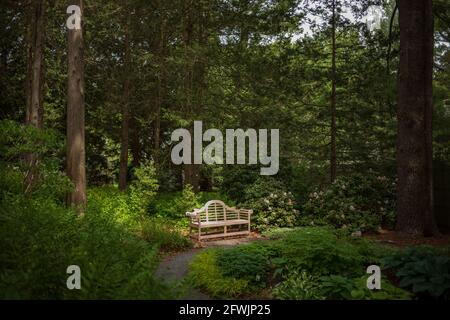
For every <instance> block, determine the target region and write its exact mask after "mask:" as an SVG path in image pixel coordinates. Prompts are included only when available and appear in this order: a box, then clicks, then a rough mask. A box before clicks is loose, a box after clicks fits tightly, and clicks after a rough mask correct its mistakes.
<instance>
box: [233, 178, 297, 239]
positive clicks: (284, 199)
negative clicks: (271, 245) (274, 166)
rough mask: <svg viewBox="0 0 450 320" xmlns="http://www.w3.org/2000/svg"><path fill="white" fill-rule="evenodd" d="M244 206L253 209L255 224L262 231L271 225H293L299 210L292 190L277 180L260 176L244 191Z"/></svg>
mask: <svg viewBox="0 0 450 320" xmlns="http://www.w3.org/2000/svg"><path fill="white" fill-rule="evenodd" d="M244 198H245V202H244V203H243V204H242V206H243V207H246V208H250V209H253V211H254V215H253V216H252V219H253V225H254V226H256V228H257V229H258V230H260V231H263V230H266V229H268V228H270V227H292V226H294V225H295V223H296V220H297V216H298V210H296V209H294V200H293V196H292V193H291V192H287V191H286V188H285V187H284V186H283V185H282V184H281V183H280V182H279V181H277V180H274V179H272V178H259V179H257V180H256V182H255V183H254V184H252V185H251V186H250V187H248V188H247V189H245V191H244Z"/></svg>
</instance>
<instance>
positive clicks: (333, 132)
mask: <svg viewBox="0 0 450 320" xmlns="http://www.w3.org/2000/svg"><path fill="white" fill-rule="evenodd" d="M332 6H333V16H332V20H331V99H330V108H331V110H330V111H331V127H330V137H331V143H330V181H331V183H333V182H334V181H335V180H336V167H337V160H336V1H335V0H333V5H332Z"/></svg>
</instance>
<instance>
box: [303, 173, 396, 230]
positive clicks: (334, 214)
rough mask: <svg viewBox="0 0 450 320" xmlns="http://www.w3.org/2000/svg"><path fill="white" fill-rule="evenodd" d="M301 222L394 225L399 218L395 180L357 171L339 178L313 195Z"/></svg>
mask: <svg viewBox="0 0 450 320" xmlns="http://www.w3.org/2000/svg"><path fill="white" fill-rule="evenodd" d="M303 211H304V213H305V216H304V217H303V218H302V219H301V224H309V225H317V224H332V225H334V226H336V227H340V228H349V229H350V230H361V231H369V230H377V229H378V228H380V227H381V226H385V227H391V226H392V225H393V223H394V220H395V182H394V181H392V180H391V179H388V178H387V177H384V176H374V175H361V174H355V175H351V176H347V177H340V178H338V179H337V180H336V181H335V182H334V183H333V184H332V185H330V186H329V187H328V188H327V189H325V190H316V191H315V192H313V193H311V194H310V195H309V200H308V201H307V202H306V204H305V205H304V206H303Z"/></svg>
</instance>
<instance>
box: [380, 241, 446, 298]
mask: <svg viewBox="0 0 450 320" xmlns="http://www.w3.org/2000/svg"><path fill="white" fill-rule="evenodd" d="M384 266H385V267H386V268H389V269H393V270H395V274H396V276H397V277H398V278H399V279H400V283H399V284H400V287H402V288H407V289H410V290H412V292H414V293H415V294H417V295H419V296H429V297H433V298H443V299H450V257H449V256H448V255H446V254H444V253H443V252H440V251H439V250H436V249H433V248H431V247H427V246H419V247H409V248H406V249H405V250H403V251H399V252H397V253H395V254H393V255H391V256H388V257H386V258H385V259H384Z"/></svg>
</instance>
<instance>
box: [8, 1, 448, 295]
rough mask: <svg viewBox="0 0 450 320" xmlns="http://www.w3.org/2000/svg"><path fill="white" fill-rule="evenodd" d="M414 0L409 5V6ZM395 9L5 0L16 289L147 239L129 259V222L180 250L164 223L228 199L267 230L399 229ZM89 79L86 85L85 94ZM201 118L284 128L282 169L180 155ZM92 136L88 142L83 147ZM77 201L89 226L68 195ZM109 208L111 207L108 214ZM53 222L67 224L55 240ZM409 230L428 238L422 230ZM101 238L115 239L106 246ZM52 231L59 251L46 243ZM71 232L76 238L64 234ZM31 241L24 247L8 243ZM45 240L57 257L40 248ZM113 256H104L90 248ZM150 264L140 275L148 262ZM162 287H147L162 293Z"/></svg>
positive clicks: (437, 57) (437, 179) (440, 76)
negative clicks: (377, 12)
mask: <svg viewBox="0 0 450 320" xmlns="http://www.w3.org/2000/svg"><path fill="white" fill-rule="evenodd" d="M400 2H401V1H400ZM430 2H431V1H430ZM71 4H77V5H80V7H81V8H82V29H81V30H82V31H69V30H68V29H67V25H66V21H67V19H68V17H69V16H70V13H67V7H68V6H69V5H71ZM371 5H379V6H381V7H382V8H383V11H384V15H383V19H382V22H381V25H380V28H378V29H376V30H373V31H371V30H369V29H368V26H367V24H366V21H365V17H366V16H367V12H368V8H369V6H371ZM401 9H402V8H401V3H400V15H401V14H402V13H401ZM406 11H407V9H404V12H405V16H406ZM398 16H399V4H398V3H396V2H395V1H388V0H386V1H358V2H355V1H345V0H326V1H318V0H310V1H298V0H277V1H266V0H240V1H238V0H223V1H222V0H220V1H219V0H217V1H216V0H198V1H193V0H183V1H178V0H171V1H162V0H155V1H141V0H130V1H109V0H96V1H69V2H66V1H52V0H48V1H46V0H43V1H8V0H2V1H1V3H0V24H1V26H0V30H1V36H0V88H1V90H0V118H1V122H0V126H1V137H0V148H1V149H0V152H1V155H0V161H1V168H0V174H1V179H0V180H1V182H0V184H1V189H2V195H1V197H2V200H1V201H2V212H3V213H2V216H1V219H3V220H4V221H8V223H6V222H5V223H4V224H3V227H0V228H1V229H2V230H1V232H2V233H1V235H2V237H4V238H5V240H4V241H3V240H2V241H3V243H2V248H1V249H2V250H1V252H2V253H1V254H0V257H1V258H2V259H3V261H5V264H3V263H2V265H4V266H6V267H4V269H3V271H2V280H5V279H9V280H7V282H6V284H5V285H4V286H3V288H7V290H6V289H5V291H4V292H6V293H5V294H6V295H9V296H13V297H15V296H18V297H23V296H25V297H26V296H36V295H38V294H42V292H45V294H44V295H48V296H50V297H54V296H59V294H58V293H55V292H57V289H55V288H47V287H46V284H43V283H44V281H42V286H43V287H42V288H40V287H39V285H40V283H41V282H39V281H37V283H36V285H35V286H34V287H33V288H29V289H23V288H22V287H21V286H23V285H24V284H26V283H27V282H26V281H25V280H24V279H25V278H26V277H27V276H23V277H24V278H20V277H19V276H12V274H15V271H17V270H28V271H24V274H25V273H26V272H29V274H30V275H31V274H32V275H36V274H37V273H39V274H41V272H44V269H45V268H49V269H50V270H53V269H52V268H53V267H49V264H50V260H55V261H56V260H57V261H58V262H52V263H58V266H54V268H55V269H54V270H57V269H58V268H62V266H63V265H64V266H65V265H68V264H70V263H66V262H68V261H69V260H71V259H72V260H73V259H74V257H77V258H78V259H81V260H82V261H85V262H86V264H87V263H88V262H87V261H92V260H95V261H97V260H98V259H100V260H98V261H100V262H98V263H99V264H98V265H95V266H92V265H91V267H87V266H86V267H85V268H91V269H89V270H90V272H92V278H95V277H98V276H99V273H100V274H101V273H102V271H101V268H102V267H105V268H106V265H109V264H110V263H111V261H116V260H117V261H119V260H120V261H123V260H124V259H130V260H129V261H136V259H137V257H141V256H142V254H141V253H142V251H140V250H141V249H142V248H140V247H139V246H141V245H143V244H142V243H140V242H139V244H134V243H133V241H138V240H135V239H134V238H132V239H134V240H130V241H129V242H128V243H127V246H128V247H129V248H132V249H129V250H130V252H131V253H130V256H131V255H133V256H132V257H131V258H130V256H127V257H117V256H116V255H115V254H114V253H112V250H114V248H119V247H121V246H122V245H123V243H122V240H123V239H122V238H121V237H122V236H121V234H122V232H124V231H123V230H122V231H120V230H119V231H117V233H118V235H117V238H114V237H115V236H114V235H115V233H114V232H115V231H114V232H112V231H111V229H110V228H113V229H114V230H115V228H117V224H121V223H125V224H126V225H127V228H128V227H129V228H131V230H133V232H134V231H136V230H139V231H138V233H139V234H140V235H144V238H145V237H147V238H145V240H146V241H147V242H148V243H150V245H152V244H154V243H155V241H156V240H155V239H158V241H162V240H161V238H160V236H161V237H163V236H162V235H166V234H167V233H168V234H169V236H167V237H168V238H167V239H169V238H170V239H171V240H170V241H169V240H167V244H168V246H169V247H170V246H172V244H173V243H175V245H174V246H175V247H177V246H178V245H180V246H183V245H185V240H184V238H183V237H182V236H180V235H178V233H177V234H176V235H175V233H174V232H175V231H174V230H166V229H164V227H163V226H162V225H167V223H166V222H165V223H161V222H160V221H161V219H163V220H164V219H166V220H167V219H168V220H169V221H171V222H170V223H169V224H174V225H177V226H181V228H185V227H186V224H185V222H180V221H184V220H183V219H184V218H183V215H184V213H185V211H187V210H191V209H192V208H193V207H194V206H198V205H200V204H201V203H202V202H204V201H206V200H209V199H211V198H214V197H219V198H221V199H223V200H226V201H228V202H229V203H230V204H241V205H246V206H247V207H250V208H254V209H255V212H256V214H255V229H256V230H259V231H262V230H266V229H270V228H271V227H292V226H297V225H322V224H326V225H328V224H332V225H334V226H336V227H339V228H342V227H344V228H348V229H351V230H350V231H352V232H353V231H355V230H356V231H359V230H362V231H363V232H364V231H377V230H379V229H380V228H382V227H383V228H391V229H392V228H394V227H395V225H396V222H397V228H399V225H398V219H397V218H396V217H397V215H396V214H397V211H396V203H397V196H398V194H399V193H397V191H396V181H397V172H398V166H399V164H398V162H396V153H397V150H398V149H397V148H398V143H399V142H398V140H397V139H398V126H397V124H398V119H399V118H398V115H399V112H398V101H399V100H398V99H399V94H400V93H399V87H398V80H399V70H400V69H401V68H400V64H401V61H400V60H401V54H400V52H401V41H400V40H401V26H400V25H399V24H401V20H400V23H399V18H398ZM432 18H433V19H434V22H433V25H434V31H431V32H432V33H430V34H431V35H432V36H431V38H433V39H431V38H430V39H431V40H433V42H432V46H433V50H434V54H433V53H432V55H431V57H432V58H433V61H432V103H433V104H432V108H430V109H429V110H432V111H431V112H432V113H433V114H432V116H433V128H432V130H431V128H428V129H427V128H425V129H424V131H423V134H424V135H425V134H427V132H428V133H430V134H431V135H432V136H431V139H432V150H433V151H432V155H431V156H432V160H433V161H432V162H433V166H434V188H433V189H434V203H433V206H434V208H435V216H436V218H437V222H438V225H439V227H440V229H441V231H444V232H445V230H446V228H448V227H449V218H448V213H449V212H450V205H449V202H448V199H449V197H448V194H449V192H450V186H449V182H450V5H449V3H448V1H446V0H435V1H433V16H432ZM405 21H407V20H406V18H405ZM405 25H406V22H405ZM406 28H408V27H407V26H406V27H405V30H406ZM77 32H79V33H77ZM77 35H78V36H77ZM80 35H82V37H80ZM71 61H72V62H71ZM430 74H431V73H430ZM410 77H412V78H415V77H418V78H420V77H422V75H421V73H420V72H419V73H416V74H414V73H413V72H412V73H411V75H410ZM423 77H425V75H424V76H423ZM405 83H406V82H405ZM80 84H82V85H80ZM78 85H80V87H81V88H82V90H81V91H80V92H78V93H76V92H74V90H75V91H76V90H77V86H78ZM74 88H75V89H74ZM422 89H423V88H422ZM412 92H414V88H413V89H412ZM403 94H404V92H403ZM406 96H408V94H406ZM77 99H78V100H77ZM400 101H403V100H400ZM196 120H201V121H203V126H204V130H206V129H208V128H217V129H219V130H221V131H222V132H225V129H228V128H242V129H244V130H245V129H247V128H253V129H266V128H267V129H270V128H274V129H275V128H276V129H280V170H279V172H278V174H277V175H275V176H268V177H263V176H260V175H259V166H248V165H205V164H203V165H174V164H173V163H172V161H171V158H170V154H171V148H172V147H173V143H172V142H171V133H172V132H173V131H174V130H175V129H177V128H188V129H191V130H192V128H193V122H194V121H196ZM425 127H426V125H425ZM427 130H428V131H427ZM80 137H81V138H80ZM78 138H80V139H81V140H83V139H85V143H83V144H82V145H81V144H78V145H77V143H79V142H80V141H81V140H77V139H78ZM411 141H412V140H411ZM411 143H413V142H411ZM430 150H431V147H430ZM411 165H412V166H414V164H411ZM80 168H81V169H80ZM80 170H81V171H83V172H84V170H85V176H84V173H83V172H81V171H80ZM74 186H75V187H74ZM86 186H87V187H86ZM74 188H75V189H74ZM83 188H86V189H87V191H86V190H85V189H83ZM346 188H347V189H346ZM74 190H75V191H74ZM346 190H347V191H346ZM405 190H406V189H405ZM424 190H426V189H424ZM425 193H426V192H425ZM268 194H279V198H278V199H279V201H278V200H277V201H278V202H277V203H276V204H273V205H267V204H266V202H265V198H266V197H267V196H268ZM400 194H402V193H401V192H400ZM68 195H69V196H68ZM71 203H72V204H76V205H78V207H76V208H75V211H76V212H78V213H85V217H84V219H85V220H86V221H84V222H83V221H80V220H78V219H79V218H77V215H76V214H74V213H73V212H72V209H71V208H70V206H68V207H69V208H67V206H66V205H68V204H71ZM430 203H431V202H430ZM402 208H403V207H402ZM402 210H403V211H405V210H406V209H404V208H403V209H402ZM44 211H45V212H44ZM406 211H407V210H406ZM67 212H70V214H68V213H67ZM41 215H42V216H41ZM12 216H14V217H16V218H14V219H13V218H11V217H12ZM99 216H101V217H103V218H102V219H104V220H100V221H97V220H96V219H100V218H98V217H99ZM17 217H21V218H17ZM61 217H63V218H61ZM142 217H145V219H144V218H142ZM149 217H150V218H149ZM142 219H144V220H142ZM149 219H150V220H149ZM158 219H159V220H158ZM166 220H165V221H166ZM416 220H417V219H416ZM419 220H420V219H419ZM143 221H144V222H143ZM401 221H406V220H401ZM44 225H46V227H45V228H46V229H45V230H51V229H61V230H66V231H67V232H62V233H61V234H53V235H49V234H47V233H46V232H45V230H44V229H42V228H44ZM69 225H71V226H70V227H69ZM100 225H101V227H100ZM130 225H131V227H130ZM404 225H408V223H405V224H404ZM158 228H162V229H161V230H160V229H158ZM99 229H100V231H99ZM400 229H401V226H400ZM405 229H407V231H411V230H412V231H414V232H419V233H422V231H423V230H422V229H423V226H421V227H420V228H419V227H417V226H416V225H413V224H409V225H408V228H405ZM425 229H426V227H425ZM431 229H433V228H431ZM431 229H429V230H428V231H430V230H431ZM11 230H15V231H16V232H17V234H15V235H12V234H11ZM20 230H21V231H20ZM102 230H103V231H102ZM127 230H128V229H127ZM426 231H427V230H425V233H426ZM33 233H35V237H34V238H30V236H28V235H31V234H33ZM431 233H435V232H434V230H432V232H431ZM7 235H8V236H7ZM128 236H130V235H129V234H128V233H127V237H128ZM53 237H56V238H53ZM104 237H106V238H108V239H110V240H108V241H110V242H108V241H106V240H104ZM130 237H131V236H130ZM8 239H9V240H8ZM99 239H103V240H101V241H100V242H99V243H102V244H101V245H100V244H99V248H95V246H94V244H93V243H94V242H95V241H97V240H99ZM120 239H122V240H120ZM130 239H131V238H130ZM173 239H176V240H173ZM46 241H47V242H48V243H47V244H45V243H46ZM55 241H58V242H59V241H61V244H60V246H61V247H60V248H56V249H55V248H53V249H49V248H51V247H52V246H53V244H54V242H55ZM74 241H75V242H77V243H79V246H77V247H70V248H65V247H63V245H64V242H65V243H66V244H65V245H67V246H69V244H70V243H73V242H74ZM105 241H106V242H105ZM139 241H140V240H139ZM164 241H165V240H164ZM164 241H163V243H166V242H164ZM172 241H174V242H172ZM36 242H40V243H41V247H39V248H38V249H36V251H33V250H32V249H30V248H29V247H28V246H29V245H30V244H34V243H36ZM148 243H147V244H146V245H148ZM91 246H92V247H91ZM31 247H33V246H31ZM107 247H110V248H111V249H106V248H107ZM163 247H164V245H163ZM18 248H22V249H20V250H23V252H22V251H20V250H19V251H18V252H17V253H16V254H15V255H14V257H13V256H9V255H8V254H9V253H10V252H12V251H14V250H18ZM47 250H50V252H52V253H51V254H44V256H40V255H39V252H41V253H42V252H46V251H47ZM133 250H134V251H133ZM152 250H153V249H152ZM154 250H156V251H155V252H157V249H154ZM65 251H68V252H70V254H69V253H67V255H66V254H65V253H64V254H63V252H65ZM100 251H101V252H102V254H101V256H102V257H104V260H101V259H103V258H98V257H97V258H94V257H95V256H96V255H97V254H98V252H100ZM121 251H122V253H121V254H122V255H125V253H123V250H121ZM6 252H8V254H6ZM25 252H26V253H25ZM146 252H147V251H146ZM155 254H156V253H155ZM49 255H53V256H52V257H50V256H49ZM19 256H21V258H19ZM113 256H114V257H115V258H110V257H113ZM55 257H56V259H54V258H55ZM42 259H44V260H45V261H46V262H45V263H43V264H41V265H42V266H46V267H45V268H44V267H42V270H41V269H39V270H40V271H39V270H38V271H36V269H33V268H31V269H29V267H28V266H29V264H28V263H29V262H30V261H41V260H42ZM58 259H59V260H58ZM83 259H84V260H83ZM96 259H97V260H96ZM111 259H112V260H111ZM127 261H128V260H127ZM148 261H154V259H153V258H149V260H148ZM134 263H135V262H133V263H131V262H130V263H129V264H128V265H127V266H126V267H125V266H124V267H123V268H125V269H126V270H125V269H124V270H125V271H123V274H126V273H127V272H128V271H129V269H128V268H131V269H132V268H140V267H139V266H138V265H137V264H134ZM139 263H144V262H142V261H141V260H140V262H139ZM149 263H150V262H149ZM151 263H153V262H151ZM151 263H150V264H151ZM36 264H38V263H36ZM59 264H61V265H59ZM36 268H38V267H36ZM39 268H40V267H39ZM58 270H59V269H58ZM133 270H134V269H133ZM139 270H141V269H139ZM140 272H141V273H136V274H137V275H136V279H135V282H136V283H137V282H139V280H138V279H141V278H139V277H140V276H142V275H143V274H145V273H144V272H143V271H140ZM56 273H57V272H56V271H55V272H54V274H56ZM117 274H122V273H121V271H117ZM127 274H128V273H127ZM94 275H95V276H94ZM146 276H147V275H146ZM30 277H31V278H33V277H34V276H30ZM48 277H52V276H48ZM48 277H45V279H47V280H48V281H47V282H45V283H48V282H49V281H50V280H49V278H48ZM54 277H56V278H55V279H58V280H55V281H56V282H57V281H60V280H59V278H58V277H57V276H54ZM124 277H125V276H124ZM33 279H34V278H33ZM96 279H97V278H96ZM124 279H127V280H129V279H128V278H126V277H125V278H120V276H118V279H117V281H118V283H120V284H121V285H122V284H123V283H124V281H125V282H126V280H124ZM5 281H6V280H5ZM105 281H106V280H105ZM108 281H109V280H108ZM152 281H154V280H152ZM50 282H51V281H50ZM135 282H133V281H131V282H130V281H128V282H127V283H128V286H129V287H126V288H125V289H124V288H123V286H122V289H123V291H122V294H123V295H122V296H123V297H130V294H131V293H132V292H133V294H136V295H139V294H140V293H142V292H141V291H140V290H141V289H139V290H137V289H136V283H135ZM158 285H159V284H158ZM94 287H95V286H94ZM94 287H92V288H94ZM43 288H44V289H43ZM157 288H158V287H157V284H155V286H154V287H153V289H151V292H145V294H149V295H150V296H151V297H154V296H155V295H157V293H158V292H166V291H164V290H159V289H157ZM55 290H56V291H55ZM142 290H144V289H142ZM24 292H26V293H24ZM89 294H90V296H89V295H88V296H86V297H87V298H89V297H98V295H100V296H101V295H102V294H104V295H106V296H108V294H107V293H105V292H102V293H98V295H97V296H96V293H94V291H92V290H91V291H90V293H89ZM142 294H143V295H144V293H142ZM144 296H145V295H144ZM69 297H73V296H69ZM131 297H133V296H132V295H131Z"/></svg>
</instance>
